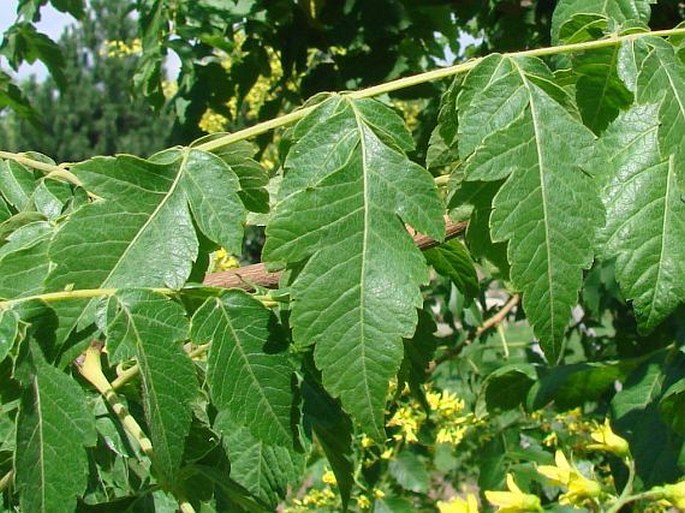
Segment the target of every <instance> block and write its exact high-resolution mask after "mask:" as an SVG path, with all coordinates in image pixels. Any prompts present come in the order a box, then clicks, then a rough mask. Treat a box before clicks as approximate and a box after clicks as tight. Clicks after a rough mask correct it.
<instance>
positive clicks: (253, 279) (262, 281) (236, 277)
mask: <svg viewBox="0 0 685 513" xmlns="http://www.w3.org/2000/svg"><path fill="white" fill-rule="evenodd" d="M467 224H468V223H466V222H459V223H452V222H449V221H448V223H447V229H446V234H445V240H449V239H453V238H455V237H458V236H459V235H462V234H463V233H464V232H465V231H466V226H467ZM414 242H416V245H417V246H418V247H419V248H420V249H421V250H426V249H430V248H433V247H435V246H438V245H440V244H441V242H440V241H436V240H434V239H431V238H430V237H428V236H426V235H421V234H416V235H414ZM280 278H281V273H280V272H269V271H267V270H266V268H265V267H264V264H262V263H259V264H253V265H246V266H245V267H239V268H237V269H231V270H229V271H222V272H218V273H212V274H208V275H207V276H205V279H204V284H205V285H207V286H208V287H233V288H239V289H244V290H252V289H254V285H258V286H260V287H265V288H276V287H277V286H278V281H279V280H280Z"/></svg>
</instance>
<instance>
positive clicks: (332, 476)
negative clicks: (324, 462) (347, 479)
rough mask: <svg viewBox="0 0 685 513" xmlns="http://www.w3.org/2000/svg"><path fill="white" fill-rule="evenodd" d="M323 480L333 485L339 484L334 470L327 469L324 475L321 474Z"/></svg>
mask: <svg viewBox="0 0 685 513" xmlns="http://www.w3.org/2000/svg"><path fill="white" fill-rule="evenodd" d="M321 481H323V482H324V483H326V484H327V485H331V486H334V485H336V484H338V481H337V480H336V479H335V474H334V473H333V471H332V470H327V471H326V472H324V473H323V476H321Z"/></svg>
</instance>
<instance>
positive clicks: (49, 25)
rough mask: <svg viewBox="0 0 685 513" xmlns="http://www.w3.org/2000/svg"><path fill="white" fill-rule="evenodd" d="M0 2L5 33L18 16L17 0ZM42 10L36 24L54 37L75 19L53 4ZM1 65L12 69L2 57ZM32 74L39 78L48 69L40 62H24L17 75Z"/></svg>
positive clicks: (0, 24) (0, 27) (0, 20)
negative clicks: (58, 9) (57, 9)
mask: <svg viewBox="0 0 685 513" xmlns="http://www.w3.org/2000/svg"><path fill="white" fill-rule="evenodd" d="M0 3H2V7H1V8H0V33H4V32H5V30H7V28H8V27H9V26H10V25H12V23H14V21H15V20H16V18H17V14H16V13H17V0H0ZM40 12H41V15H42V17H41V20H40V22H38V23H37V24H36V27H37V28H38V30H39V31H40V32H43V33H45V34H47V35H48V36H50V38H52V39H57V38H59V36H60V34H61V33H62V31H63V30H64V27H65V26H67V25H68V24H70V23H71V22H73V21H74V19H73V18H72V17H71V16H69V15H68V14H63V13H61V12H59V11H56V10H55V9H54V8H53V7H52V6H51V5H46V6H45V7H43V8H42V9H41V11H40ZM0 66H2V68H3V70H5V71H11V69H10V67H9V65H8V64H7V61H6V60H5V59H4V58H2V57H0ZM32 74H33V75H36V76H37V77H39V78H40V77H45V76H46V75H47V70H46V69H45V66H43V65H42V64H41V63H40V62H37V63H36V64H34V65H32V66H29V65H28V64H24V65H23V66H22V67H21V68H19V73H18V74H17V75H18V76H19V77H20V78H23V77H28V76H29V75H32Z"/></svg>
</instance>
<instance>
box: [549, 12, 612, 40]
mask: <svg viewBox="0 0 685 513" xmlns="http://www.w3.org/2000/svg"><path fill="white" fill-rule="evenodd" d="M608 25H609V20H608V19H607V17H606V16H605V15H603V14H592V13H590V14H583V13H580V14H574V15H573V16H571V18H570V19H568V20H566V21H565V22H564V23H563V24H562V25H561V27H560V28H559V41H563V42H564V44H574V43H583V42H585V41H593V40H595V39H601V38H602V37H603V36H604V33H605V32H606V31H607V29H608Z"/></svg>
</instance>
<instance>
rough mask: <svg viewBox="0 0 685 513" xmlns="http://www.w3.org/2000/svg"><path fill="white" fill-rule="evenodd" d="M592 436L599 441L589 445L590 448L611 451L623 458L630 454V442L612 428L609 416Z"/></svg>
mask: <svg viewBox="0 0 685 513" xmlns="http://www.w3.org/2000/svg"><path fill="white" fill-rule="evenodd" d="M590 436H591V437H592V439H593V440H594V441H595V442H597V443H595V444H589V445H588V446H587V448H588V449H590V450H595V451H606V452H610V453H613V454H615V455H616V456H619V457H621V458H625V457H626V456H628V455H630V447H629V446H628V442H627V441H626V439H625V438H621V437H620V436H618V435H617V434H616V433H614V432H613V431H612V430H611V425H610V424H609V419H608V418H607V419H605V420H604V424H602V425H600V426H597V427H596V428H595V429H594V430H593V431H592V432H591V433H590Z"/></svg>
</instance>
